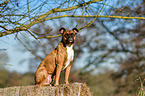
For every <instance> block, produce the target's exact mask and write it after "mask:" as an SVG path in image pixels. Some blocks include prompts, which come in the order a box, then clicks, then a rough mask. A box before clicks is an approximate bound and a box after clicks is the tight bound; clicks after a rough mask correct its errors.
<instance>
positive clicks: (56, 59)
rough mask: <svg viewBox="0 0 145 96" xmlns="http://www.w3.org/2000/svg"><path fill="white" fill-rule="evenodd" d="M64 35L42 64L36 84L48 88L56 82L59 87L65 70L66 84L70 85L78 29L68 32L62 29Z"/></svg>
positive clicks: (37, 73)
mask: <svg viewBox="0 0 145 96" xmlns="http://www.w3.org/2000/svg"><path fill="white" fill-rule="evenodd" d="M59 31H60V33H61V34H62V39H61V42H60V43H59V44H58V45H57V47H56V48H55V49H54V50H53V51H51V52H50V53H49V54H48V55H47V56H46V57H45V58H44V59H43V60H42V62H41V64H40V65H39V67H38V68H37V70H36V73H35V84H36V85H42V86H47V85H51V83H52V82H53V81H54V86H57V85H59V78H60V73H61V71H62V70H65V84H69V82H68V78H69V74H70V69H71V65H72V62H73V59H74V50H73V45H74V41H75V39H76V34H77V33H78V32H79V31H78V29H77V28H73V29H72V30H66V29H65V28H60V30H59Z"/></svg>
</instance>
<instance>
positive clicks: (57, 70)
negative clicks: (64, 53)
mask: <svg viewBox="0 0 145 96" xmlns="http://www.w3.org/2000/svg"><path fill="white" fill-rule="evenodd" d="M61 69H62V64H58V65H57V67H56V75H55V84H54V85H55V86H57V85H59V77H60V72H61Z"/></svg>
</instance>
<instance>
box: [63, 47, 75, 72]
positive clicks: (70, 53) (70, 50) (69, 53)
mask: <svg viewBox="0 0 145 96" xmlns="http://www.w3.org/2000/svg"><path fill="white" fill-rule="evenodd" d="M72 47H73V45H71V46H66V48H67V61H66V63H65V65H64V67H63V70H64V69H65V68H66V67H67V66H68V65H69V64H70V62H71V61H72V60H73V59H74V50H73V48H72Z"/></svg>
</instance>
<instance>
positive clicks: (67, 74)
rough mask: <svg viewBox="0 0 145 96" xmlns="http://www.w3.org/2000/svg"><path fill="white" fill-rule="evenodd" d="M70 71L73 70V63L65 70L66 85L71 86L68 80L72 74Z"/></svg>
mask: <svg viewBox="0 0 145 96" xmlns="http://www.w3.org/2000/svg"><path fill="white" fill-rule="evenodd" d="M70 69H71V63H70V64H69V65H68V66H67V68H66V70H65V84H69V82H68V78H69V74H70Z"/></svg>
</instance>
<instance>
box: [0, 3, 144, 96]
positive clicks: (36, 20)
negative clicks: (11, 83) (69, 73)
mask: <svg viewBox="0 0 145 96" xmlns="http://www.w3.org/2000/svg"><path fill="white" fill-rule="evenodd" d="M144 5H145V2H144V1H143V0H139V1H131V0H90V1H85V0H60V1H57V0H56V1H55V0H43V1H41V0H38V1H37V0H35V1H34V0H27V2H26V1H25V2H24V1H19V0H18V1H17V0H10V1H9V0H6V1H4V2H2V3H0V7H1V9H0V10H1V11H0V13H1V15H0V28H1V29H0V30H1V31H0V37H1V38H3V37H4V36H7V37H9V36H12V35H14V38H15V39H16V40H18V41H19V42H20V43H21V44H22V45H23V46H24V47H25V49H27V51H29V52H31V53H32V54H33V56H31V58H29V61H30V69H31V70H32V71H34V70H35V69H36V68H37V66H38V64H39V62H40V61H41V60H42V59H43V58H44V57H45V56H46V55H47V54H48V53H49V52H50V51H51V50H53V49H54V48H55V47H56V45H57V44H58V43H59V41H60V38H55V37H59V36H60V35H59V33H58V30H57V29H59V28H60V27H62V26H64V27H66V28H67V29H72V28H73V27H77V28H79V30H80V33H79V35H78V37H77V40H76V42H75V57H76V59H75V62H74V65H75V66H78V65H77V64H78V62H80V61H82V64H83V67H81V69H80V70H79V71H77V72H76V73H75V75H76V80H74V79H73V78H72V80H71V81H72V82H73V81H83V80H84V82H87V84H88V85H90V86H91V88H92V89H95V88H98V87H97V85H98V84H100V86H104V85H105V84H106V83H104V84H103V83H98V82H101V81H103V82H108V83H109V84H110V86H111V85H112V87H111V88H112V90H113V91H112V90H111V89H110V91H104V90H107V89H108V87H107V86H105V87H103V88H102V90H103V92H106V94H109V95H110V94H114V95H116V96H117V95H124V96H128V95H132V94H135V93H136V90H137V89H138V86H139V82H137V81H136V82H135V80H137V78H138V77H139V76H140V77H141V79H142V80H143V79H144V65H145V55H144V52H145V45H144V44H145V40H144V37H145V33H144V31H145V27H144V25H145V21H144V19H145V18H144V17H145V12H144V10H145V9H144V8H145V7H144ZM102 65H104V66H109V68H110V66H112V65H113V66H115V67H113V68H114V69H115V71H116V72H114V71H113V72H112V71H111V72H110V71H109V72H108V74H107V73H106V69H105V70H104V69H101V72H102V74H103V76H105V77H108V78H109V80H106V79H107V78H105V79H103V80H98V79H100V78H103V76H102V74H101V75H98V76H99V77H100V78H99V77H97V76H96V77H95V76H92V75H89V76H92V77H90V78H88V77H87V76H88V74H91V73H93V74H95V71H96V69H97V68H98V66H102ZM75 66H74V69H75V68H76V67H75ZM98 70H99V69H98ZM111 73H112V75H111V77H109V76H110V74H111ZM73 76H74V75H73ZM18 78H19V76H18ZM74 78H75V76H74ZM91 78H93V80H94V82H93V80H92V79H91ZM111 78H112V79H111ZM95 79H96V80H95ZM23 80H25V76H24V79H23ZM87 80H88V81H87ZM91 80H92V81H91ZM97 80H98V81H97ZM112 80H115V82H116V85H114V83H113V84H112ZM90 81H91V82H92V84H91V83H90ZM22 82H23V81H22ZM17 84H18V83H17ZM19 84H20V83H19ZM25 84H26V83H25ZM31 84H32V83H31ZM95 84H97V85H96V86H93V85H95ZM101 84H102V85H101ZM133 86H136V87H133ZM100 89H101V88H100ZM93 92H97V93H99V92H100V94H101V95H103V96H105V95H104V94H102V93H101V91H99V92H98V91H96V90H93ZM110 92H112V93H110ZM97 93H95V94H97ZM98 95H99V94H98ZM106 96H108V95H106Z"/></svg>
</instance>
